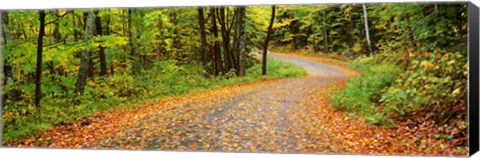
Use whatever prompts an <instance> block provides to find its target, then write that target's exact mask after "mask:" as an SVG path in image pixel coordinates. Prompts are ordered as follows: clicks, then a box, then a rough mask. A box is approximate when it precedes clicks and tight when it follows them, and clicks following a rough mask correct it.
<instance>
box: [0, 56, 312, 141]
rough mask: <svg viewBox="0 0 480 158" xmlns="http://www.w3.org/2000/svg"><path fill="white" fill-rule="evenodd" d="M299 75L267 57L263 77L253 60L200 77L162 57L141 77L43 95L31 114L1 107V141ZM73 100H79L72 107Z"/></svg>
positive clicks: (117, 76) (193, 68)
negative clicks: (240, 69)
mask: <svg viewBox="0 0 480 158" xmlns="http://www.w3.org/2000/svg"><path fill="white" fill-rule="evenodd" d="M304 75H306V71H305V70H304V69H303V68H301V67H298V66H296V65H294V64H292V63H288V62H284V61H278V60H269V62H268V65H267V75H266V76H262V75H261V64H255V65H254V66H252V67H250V68H249V69H247V75H246V76H245V77H236V76H235V75H234V73H227V74H225V75H222V76H219V77H204V71H203V69H201V68H199V66H196V65H182V66H178V65H176V62H175V61H162V62H158V63H156V64H155V66H154V67H153V68H152V70H149V71H145V72H141V75H137V76H132V75H128V74H127V73H123V74H122V73H116V74H115V75H113V76H110V77H108V78H106V79H104V80H98V79H97V80H96V81H97V82H93V81H90V82H88V84H87V85H88V86H87V87H86V89H85V94H84V96H81V97H77V98H75V99H72V97H69V96H68V95H65V96H60V97H59V96H50V95H47V96H45V97H44V98H42V105H41V108H39V109H40V110H38V111H36V110H32V109H30V110H32V111H35V112H32V113H30V114H24V113H22V111H28V110H29V109H27V108H15V107H19V106H12V107H10V106H6V107H5V110H4V115H3V116H2V117H3V125H4V133H3V137H4V142H8V144H17V143H19V142H20V141H21V140H22V139H23V138H29V137H34V136H36V135H39V134H41V133H43V131H46V130H49V129H51V128H52V127H53V126H55V125H58V124H60V123H62V122H66V121H76V120H80V119H82V118H85V117H88V116H91V115H93V114H95V113H97V112H101V111H106V110H113V109H118V108H120V107H125V106H138V105H140V104H141V103H144V102H148V101H152V100H156V99H161V98H163V97H167V96H183V95H186V94H190V93H195V92H200V91H204V90H208V89H213V88H220V87H224V86H229V85H235V84H244V83H249V82H255V81H261V80H269V79H277V78H291V77H300V76H304ZM46 88H48V86H46ZM72 101H81V103H80V104H78V105H72V104H71V103H72ZM24 104H27V103H24ZM24 107H33V106H24ZM34 109H35V108H34Z"/></svg>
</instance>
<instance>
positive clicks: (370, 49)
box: [362, 4, 372, 56]
mask: <svg viewBox="0 0 480 158" xmlns="http://www.w3.org/2000/svg"><path fill="white" fill-rule="evenodd" d="M362 6H363V17H364V18H363V20H364V21H365V34H366V35H367V44H368V53H369V54H370V56H372V44H371V42H370V34H369V32H368V16H367V7H366V6H365V4H362Z"/></svg>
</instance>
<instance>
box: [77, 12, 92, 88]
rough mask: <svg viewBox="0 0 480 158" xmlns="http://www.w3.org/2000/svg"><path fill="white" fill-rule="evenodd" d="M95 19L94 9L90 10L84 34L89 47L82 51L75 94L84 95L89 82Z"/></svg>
mask: <svg viewBox="0 0 480 158" xmlns="http://www.w3.org/2000/svg"><path fill="white" fill-rule="evenodd" d="M94 21H95V14H94V12H93V11H92V10H90V11H89V12H88V15H87V21H86V24H85V25H86V26H85V33H84V36H83V40H84V42H85V43H86V45H87V47H86V49H85V50H83V51H82V53H81V55H80V68H79V69H78V77H77V82H76V84H75V95H83V92H84V90H85V85H86V83H87V73H88V72H87V71H88V67H89V65H90V51H91V50H90V48H89V43H90V35H92V34H93V30H94V29H93V27H94V24H95V23H94Z"/></svg>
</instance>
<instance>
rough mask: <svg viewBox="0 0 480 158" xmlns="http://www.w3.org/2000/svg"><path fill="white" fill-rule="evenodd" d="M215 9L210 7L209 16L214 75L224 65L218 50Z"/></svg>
mask: <svg viewBox="0 0 480 158" xmlns="http://www.w3.org/2000/svg"><path fill="white" fill-rule="evenodd" d="M216 10H217V9H216V8H215V7H211V8H210V16H211V23H212V28H211V32H212V33H213V37H214V39H215V40H214V45H213V61H214V62H215V64H213V65H215V68H214V69H215V70H214V71H215V75H218V74H219V73H220V72H224V66H223V62H222V53H221V52H220V41H218V40H217V39H218V27H217V16H216V15H217V13H216V12H217V11H216Z"/></svg>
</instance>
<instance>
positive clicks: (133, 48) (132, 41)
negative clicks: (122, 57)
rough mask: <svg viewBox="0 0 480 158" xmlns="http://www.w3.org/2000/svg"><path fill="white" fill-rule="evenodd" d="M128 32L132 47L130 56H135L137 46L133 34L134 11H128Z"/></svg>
mask: <svg viewBox="0 0 480 158" xmlns="http://www.w3.org/2000/svg"><path fill="white" fill-rule="evenodd" d="M127 32H128V46H129V47H130V56H132V57H133V56H135V54H136V53H135V44H134V39H133V33H132V9H128V10H127Z"/></svg>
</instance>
